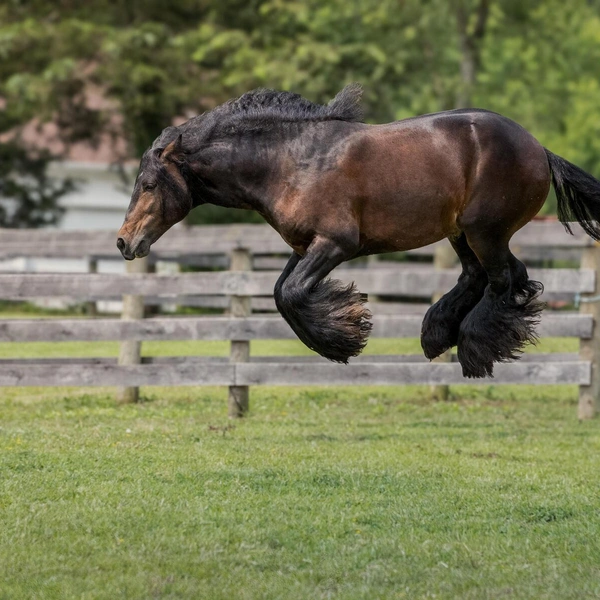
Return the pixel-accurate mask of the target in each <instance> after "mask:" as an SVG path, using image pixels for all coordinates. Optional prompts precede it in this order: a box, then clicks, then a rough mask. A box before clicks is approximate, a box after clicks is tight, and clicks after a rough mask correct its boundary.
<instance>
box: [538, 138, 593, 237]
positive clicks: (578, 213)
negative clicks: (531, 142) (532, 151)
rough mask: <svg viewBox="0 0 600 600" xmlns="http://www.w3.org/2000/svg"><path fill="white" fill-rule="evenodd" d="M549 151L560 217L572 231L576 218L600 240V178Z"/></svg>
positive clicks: (588, 231) (548, 155)
mask: <svg viewBox="0 0 600 600" xmlns="http://www.w3.org/2000/svg"><path fill="white" fill-rule="evenodd" d="M544 150H546V156H547V157H548V162H549V163H550V171H551V172H552V184H553V185H554V190H555V191H556V198H557V200H558V218H559V220H560V221H561V223H562V224H563V225H564V226H565V229H566V230H567V231H568V232H569V233H573V231H572V230H571V226H570V225H569V223H570V222H573V221H577V222H578V223H579V224H580V225H581V226H582V227H583V229H584V231H585V232H586V233H587V234H588V235H589V236H590V237H592V238H593V239H595V240H600V225H599V224H598V221H600V181H598V180H597V179H596V178H595V177H592V176H591V175H590V174H589V173H586V172H585V171H584V170H583V169H580V168H579V167H577V166H575V165H574V164H573V163H570V162H569V161H568V160H565V159H564V158H561V157H560V156H557V155H556V154H553V153H552V152H550V150H548V149H546V148H544Z"/></svg>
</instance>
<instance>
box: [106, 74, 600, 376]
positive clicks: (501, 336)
mask: <svg viewBox="0 0 600 600" xmlns="http://www.w3.org/2000/svg"><path fill="white" fill-rule="evenodd" d="M360 96H361V88H360V86H359V85H357V84H351V85H349V86H347V87H345V88H344V89H343V90H342V91H341V92H339V93H338V94H337V96H335V98H334V99H333V100H332V101H331V102H329V104H327V105H319V104H315V103H312V102H310V101H308V100H306V99H304V98H302V97H301V96H299V95H297V94H293V93H290V92H278V91H272V90H255V91H252V92H248V93H246V94H244V95H243V96H241V97H240V98H237V99H234V100H230V101H229V102H226V103H224V104H222V105H220V106H218V107H216V108H215V109H213V110H211V111H209V112H207V113H205V114H203V115H199V116H196V117H194V118H192V119H190V120H189V121H187V122H186V123H183V124H182V125H180V126H178V127H167V128H166V129H165V130H164V131H163V132H162V133H161V134H160V135H159V136H158V138H156V140H155V141H154V143H153V144H152V146H151V147H150V148H148V150H147V151H146V152H145V153H144V155H143V157H142V160H141V164H140V168H139V172H138V175H137V179H136V182H135V186H134V189H133V194H132V197H131V203H130V205H129V208H128V210H127V214H126V216H125V222H124V223H123V226H122V227H121V229H120V231H119V233H118V240H117V247H118V248H119V250H120V251H121V253H122V255H123V257H124V258H125V259H127V260H133V259H134V258H135V257H143V256H146V255H147V254H148V252H149V250H150V246H151V245H152V244H153V243H154V242H155V241H156V240H157V239H158V238H159V237H160V236H161V235H163V233H165V231H167V230H168V229H169V228H170V227H171V226H172V225H174V224H175V223H177V222H179V221H181V220H182V219H183V218H184V217H185V216H186V215H187V214H188V213H189V212H190V210H191V209H192V208H194V207H196V206H198V205H200V204H204V203H207V202H208V203H212V204H216V205H218V206H225V207H231V208H243V209H250V210H255V211H257V212H258V213H260V214H261V215H262V216H263V217H264V219H265V220H266V221H267V222H268V223H269V224H270V225H271V226H272V227H274V228H275V229H276V230H277V231H278V232H279V233H280V235H281V236H282V238H283V239H284V240H285V241H286V242H287V244H288V245H289V246H290V247H291V248H292V250H293V254H292V257H291V258H290V260H289V262H288V263H287V265H286V267H285V269H284V270H283V272H282V274H281V276H280V277H279V279H278V281H277V283H276V285H275V291H274V295H275V301H276V304H277V307H278V309H279V311H280V312H281V314H282V315H283V317H284V318H285V319H286V321H287V322H288V323H289V325H290V326H291V328H292V329H293V330H294V331H295V333H296V334H297V335H298V337H299V338H300V339H301V340H302V341H303V342H304V343H305V344H306V345H307V346H308V347H309V348H311V349H313V350H315V351H316V352H318V353H319V354H321V355H322V356H324V357H326V358H328V359H330V360H332V361H337V362H342V363H346V362H347V361H348V359H349V358H350V357H353V356H357V355H358V354H359V353H360V352H361V351H362V349H363V348H364V346H365V344H366V342H367V338H368V335H369V331H370V329H371V323H370V312H369V311H368V310H367V308H366V306H365V305H364V298H363V296H362V295H361V294H360V293H359V292H358V290H357V289H356V287H355V286H354V284H351V285H349V286H346V285H343V284H342V283H341V282H340V281H336V280H332V279H328V278H327V276H328V274H329V273H330V272H331V270H332V269H334V268H335V267H337V266H338V265H339V264H340V263H342V262H343V261H346V260H349V259H351V258H355V257H357V256H365V255H368V254H375V253H382V252H394V251H399V250H410V249H413V248H418V247H420V246H425V245H427V244H432V243H434V242H437V241H438V240H442V239H443V238H448V239H449V240H450V243H451V244H452V247H453V248H454V250H455V251H456V253H457V255H458V257H459V259H460V262H461V265H462V273H461V274H460V276H459V278H458V283H457V284H456V286H455V287H454V288H453V289H452V290H451V291H449V292H448V293H447V294H445V295H444V296H443V297H442V298H441V299H440V300H439V301H438V302H436V303H435V304H434V305H433V306H432V307H431V308H430V309H429V310H428V312H427V314H426V315H425V318H424V320H423V327H422V332H421V345H422V347H423V352H424V354H425V356H426V357H427V358H429V359H433V358H434V357H436V356H439V355H440V354H441V353H443V352H445V351H446V350H448V349H449V348H451V347H453V346H458V360H459V362H460V364H461V365H462V370H463V374H464V376H465V377H485V376H493V366H494V363H496V362H503V361H507V360H512V359H515V358H518V356H519V353H520V352H521V350H522V349H523V347H524V345H525V344H527V343H529V342H534V341H535V339H536V338H535V325H536V324H537V322H538V320H539V315H540V312H541V310H542V308H543V304H542V303H541V302H540V301H539V299H538V296H539V293H540V292H541V290H542V285H541V284H540V283H539V282H537V281H532V280H530V279H529V277H528V275H527V269H526V268H525V265H523V263H522V262H521V261H519V260H518V259H517V258H515V256H514V255H513V254H512V253H511V251H510V249H509V240H510V238H511V236H512V235H513V234H514V233H515V232H516V231H517V230H518V229H520V228H521V227H523V226H524V225H525V224H526V223H528V222H529V221H530V220H531V219H532V218H533V217H534V216H535V215H536V213H537V212H538V211H539V210H540V208H541V207H542V205H543V204H544V201H545V199H546V197H547V195H548V192H549V189H550V184H551V182H552V183H553V184H554V188H555V190H556V195H557V198H558V216H559V219H560V220H561V221H562V222H563V223H564V224H565V227H566V229H567V230H568V231H569V232H570V231H571V230H570V227H569V225H568V223H569V222H571V221H578V222H579V223H580V224H581V225H582V226H583V228H584V229H585V231H586V232H587V233H588V234H589V235H590V236H591V237H592V238H594V239H595V240H599V239H600V227H599V225H598V223H597V222H596V221H597V220H598V219H600V181H598V180H597V179H595V178H594V177H592V176H591V175H589V174H588V173H586V172H585V171H583V170H582V169H580V168H579V167H577V166H575V165H573V164H571V163H570V162H568V161H566V160H564V159H563V158H560V157H559V156H557V155H555V154H553V153H552V152H550V151H549V150H547V149H545V148H544V147H542V146H541V145H540V143H539V142H538V141H537V140H536V139H535V138H534V137H533V136H532V135H531V134H530V133H528V132H527V131H526V130H525V129H523V128H522V127H521V126H520V125H518V124H517V123H515V122H514V121H512V120H510V119H508V118H506V117H503V116H501V115H499V114H496V113H493V112H489V111H486V110H480V109H460V110H450V111H445V112H439V113H434V114H429V115H424V116H420V117H414V118H409V119H404V120H402V121H397V122H394V123H388V124H383V125H367V124H365V123H363V120H362V111H361V108H360Z"/></svg>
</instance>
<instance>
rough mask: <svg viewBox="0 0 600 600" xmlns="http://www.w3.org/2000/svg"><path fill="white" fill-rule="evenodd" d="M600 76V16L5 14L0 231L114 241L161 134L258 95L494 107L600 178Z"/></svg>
mask: <svg viewBox="0 0 600 600" xmlns="http://www.w3.org/2000/svg"><path fill="white" fill-rule="evenodd" d="M599 65H600V0H569V2H565V1H564V0H543V1H542V0H318V1H317V0H304V1H302V2H293V1H284V0H179V1H178V2H167V1H164V0H86V1H85V2H81V1H80V0H3V2H2V3H1V5H0V226H3V227H43V226H52V227H60V228H64V229H98V228H99V229H116V228H118V227H119V225H120V224H121V222H122V219H123V216H124V212H125V209H126V207H127V204H128V199H129V193H130V189H131V183H132V180H133V176H134V173H135V170H136V169H135V167H136V164H137V163H136V161H137V160H138V159H139V157H140V156H141V154H142V152H143V151H144V149H145V148H146V147H147V146H148V145H149V144H151V142H152V141H153V139H154V138H155V137H156V136H157V135H158V134H159V133H160V131H161V130H162V129H163V128H164V127H166V126H167V125H170V124H173V123H174V124H178V123H180V122H182V121H183V120H186V119H188V118H189V117H191V116H193V115H195V114H198V113H200V112H203V111H206V110H209V109H210V108H212V107H214V106H215V105H217V104H219V103H221V102H223V101H225V100H227V99H229V98H231V97H233V96H237V95H240V94H241V93H243V92H245V91H247V90H249V89H252V88H256V87H271V88H277V89H286V90H293V91H295V92H298V93H300V94H302V95H304V96H306V97H307V98H309V99H310V100H313V101H316V102H327V101H328V100H329V99H330V98H331V97H332V96H333V95H335V93H336V92H337V91H338V90H339V89H340V88H341V87H342V86H343V85H345V84H346V83H349V82H351V81H358V82H360V83H362V84H363V86H364V90H365V93H364V105H365V108H366V118H367V121H368V122H385V121H391V120H395V119H402V118H405V117H410V116H413V115H416V114H421V113H427V112H434V111H439V110H446V109H451V108H456V107H466V106H475V107H482V108H487V109H490V110H494V111H497V112H500V113H502V114H504V115H507V116H509V117H511V118H513V119H515V120H516V121H518V122H519V123H521V124H522V125H523V126H524V127H525V128H527V129H529V130H530V131H531V132H532V133H533V134H534V135H535V136H537V138H538V139H539V140H540V141H541V142H542V143H543V144H544V145H546V146H548V147H549V148H551V149H552V150H553V151H554V152H556V153H558V154H560V155H562V156H564V157H566V158H568V159H569V160H571V161H572V162H575V163H577V164H578V165H580V166H581V167H583V168H584V169H586V170H588V171H590V172H592V173H595V174H596V176H599V175H600V69H599V68H598V67H599ZM544 211H545V212H546V213H552V211H553V205H552V201H549V202H548V204H547V206H546V207H545V208H544ZM257 219H258V217H257V216H256V215H254V214H252V213H248V212H245V211H232V210H226V211H223V210H220V209H217V208H215V207H210V206H204V207H200V208H199V209H196V210H195V211H193V213H192V215H191V216H190V221H191V222H194V223H223V222H232V221H252V220H257Z"/></svg>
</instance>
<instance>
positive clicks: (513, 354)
mask: <svg viewBox="0 0 600 600" xmlns="http://www.w3.org/2000/svg"><path fill="white" fill-rule="evenodd" d="M467 239H468V242H469V245H470V246H471V248H472V249H473V251H474V252H475V254H476V255H477V257H478V258H479V261H480V262H481V264H482V265H483V268H484V269H485V271H486V273H487V276H488V281H489V284H488V286H487V287H486V289H485V293H484V295H483V298H482V299H481V301H480V302H479V303H478V304H477V306H475V308H474V309H473V310H472V311H471V312H470V313H469V314H468V315H467V316H466V317H465V319H464V321H463V322H462V323H461V326H460V332H459V336H458V360H459V362H460V364H461V365H462V369H463V375H464V376H465V377H485V376H490V377H491V376H492V375H493V368H494V363H495V362H505V361H508V360H513V359H516V358H518V357H519V354H520V353H521V351H522V350H523V347H524V346H525V345H526V344H527V343H535V341H536V335H535V326H536V325H537V323H538V321H539V314H540V312H541V311H542V309H543V308H544V304H543V303H542V302H540V301H539V300H537V297H538V296H539V294H540V293H541V291H542V284H541V283H539V282H537V281H532V280H530V279H529V277H528V275H527V269H526V268H525V265H524V264H523V263H522V262H521V261H519V260H517V259H516V258H515V257H514V256H513V255H512V254H511V252H510V250H509V249H508V241H503V242H502V243H500V244H499V243H498V238H497V236H495V235H491V234H490V232H489V231H488V232H485V233H481V232H478V233H476V234H469V233H467Z"/></svg>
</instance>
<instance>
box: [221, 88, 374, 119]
mask: <svg viewBox="0 0 600 600" xmlns="http://www.w3.org/2000/svg"><path fill="white" fill-rule="evenodd" d="M361 95H362V87H361V86H360V85H359V84H358V83H351V84H350V85H347V86H346V87H345V88H344V89H343V90H342V91H341V92H339V93H338V94H337V95H336V96H335V98H334V99H333V100H332V101H331V102H329V104H316V103H315V102H311V101H310V100H307V99H306V98H303V97H302V96H300V94H294V93H293V92H278V91H276V90H268V89H258V90H253V91H251V92H247V93H245V94H244V95H243V96H240V97H239V98H236V99H234V100H230V101H229V102H225V103H224V104H222V105H221V106H218V107H217V108H215V109H214V110H212V111H211V113H212V114H215V115H218V116H219V117H221V118H222V117H227V116H239V117H245V118H250V119H265V118H270V119H276V120H281V121H330V120H338V121H362V119H363V114H362V109H361V106H360V97H361Z"/></svg>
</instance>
